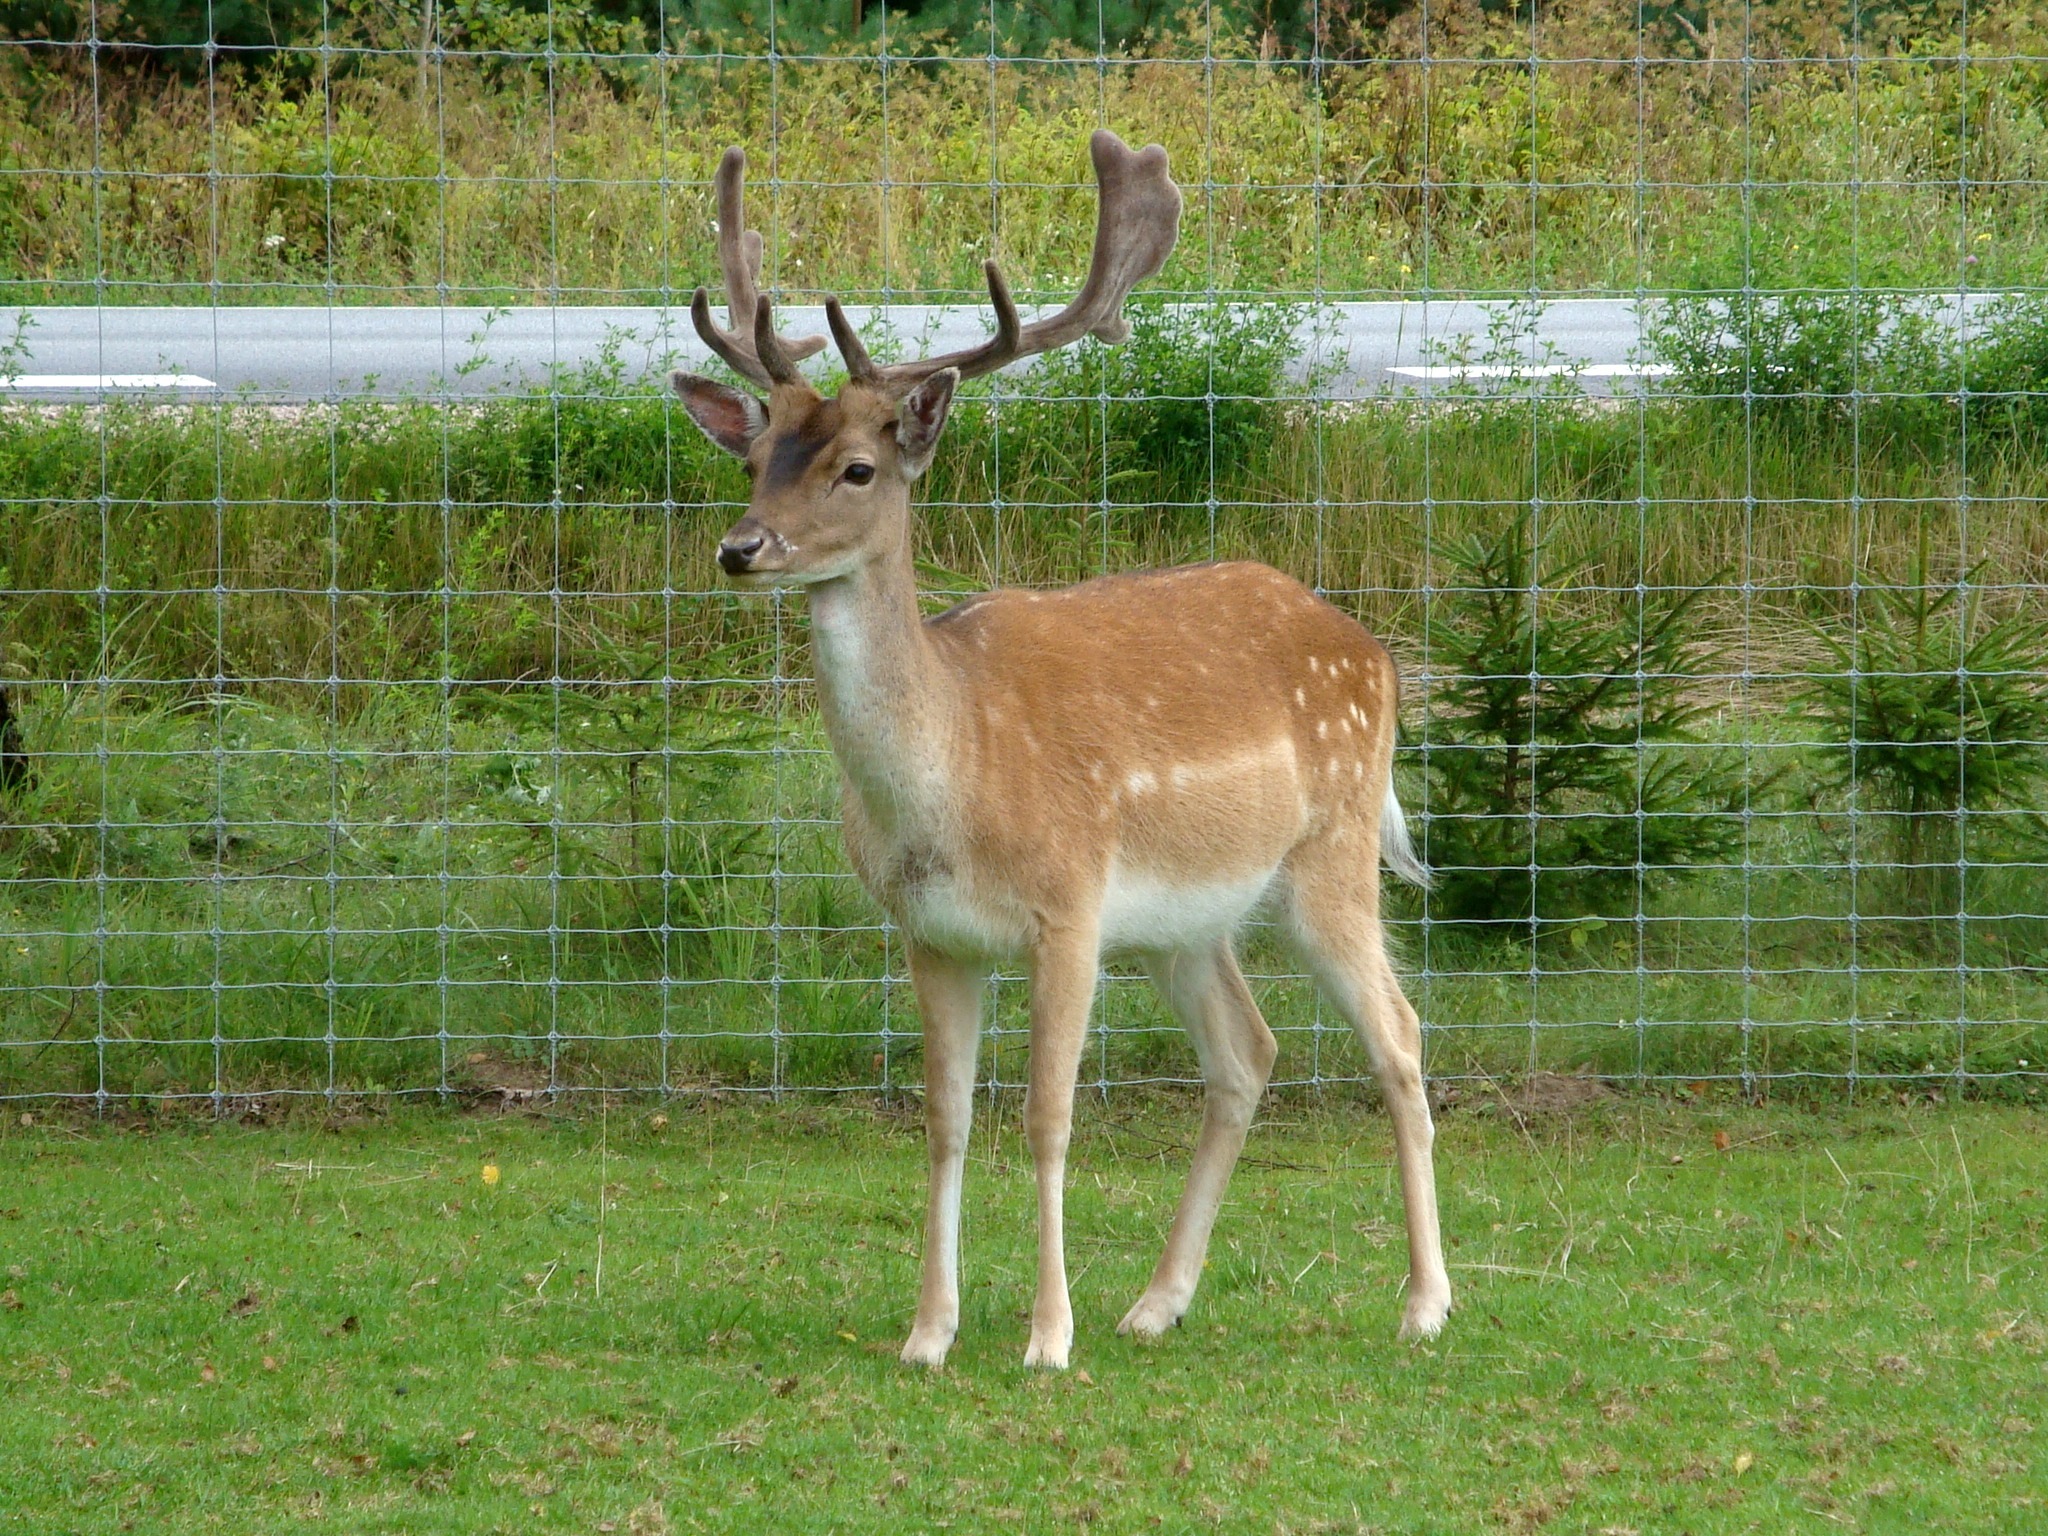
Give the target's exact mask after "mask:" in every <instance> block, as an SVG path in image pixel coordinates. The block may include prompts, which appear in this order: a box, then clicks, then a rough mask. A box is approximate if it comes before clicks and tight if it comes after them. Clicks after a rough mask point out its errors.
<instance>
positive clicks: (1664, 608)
mask: <svg viewBox="0 0 2048 1536" xmlns="http://www.w3.org/2000/svg"><path fill="white" fill-rule="evenodd" d="M1448 557H1449V560H1450V563H1451V566H1452V568H1453V572H1454V574H1453V576H1452V578H1451V581H1450V582H1449V583H1448V585H1446V586H1445V587H1444V588H1442V589H1440V590H1439V591H1438V592H1437V594H1436V596H1435V600H1434V603H1433V604H1432V608H1431V612H1430V615H1429V620H1428V633H1429V643H1430V671H1431V675H1432V679H1433V682H1432V693H1433V700H1432V707H1431V710H1430V715H1429V721H1428V727H1427V736H1426V738H1425V751H1424V753H1423V755H1422V761H1423V770H1422V771H1423V779H1424V784H1423V791H1422V794H1421V795H1420V796H1419V797H1415V800H1413V801H1411V803H1418V804H1419V806H1420V808H1421V810H1422V813H1423V815H1422V831H1423V837H1424V858H1425V859H1426V861H1427V862H1428V863H1429V864H1430V866H1431V867H1432V869H1434V870H1435V871H1436V874H1437V882H1438V883H1437V888H1436V892H1435V894H1434V895H1433V896H1432V897H1431V898H1430V908H1429V910H1430V912H1431V913H1432V915H1433V916H1435V917H1438V918H1441V919H1444V920H1447V921H1451V922H1456V923H1461V924H1472V925H1491V926H1492V927H1493V928H1494V930H1495V931H1496V932H1498V933H1503V934H1509V935H1512V934H1516V933H1519V934H1523V935H1528V934H1530V933H1532V932H1535V931H1539V930H1540V929H1542V928H1546V927H1550V926H1553V925H1567V926H1570V925H1579V924H1591V923H1594V922H1597V921H1600V920H1604V919H1613V918H1618V917H1626V916H1629V915H1632V914H1633V912H1634V910H1635V903H1636V899H1637V892H1638V882H1639V880H1641V879H1644V878H1663V877H1667V876H1668V875H1670V874H1671V873H1672V872H1674V871H1678V870H1682V869H1684V868H1686V867H1687V866H1688V865H1693V864H1698V863H1712V862H1715V861H1718V860H1720V859H1721V858H1723V857H1724V856H1725V855H1726V854H1728V853H1729V852H1730V850H1732V849H1734V848H1736V847H1739V846H1740V844H1741V841H1742V821H1741V812H1742V808H1743V804H1744V799H1745V785H1744V780H1743V775H1742V767H1741V763H1740V760H1739V759H1738V758H1737V757H1736V756H1735V754H1733V753H1731V752H1728V751H1723V750H1717V749H1714V748H1712V747H1710V746H1704V745H1701V744H1698V743H1697V741H1696V738H1695V737H1694V736H1693V734H1692V731H1691V727H1692V725H1693V724H1694V722H1696V721H1697V720H1699V719H1700V717H1701V716H1702V715H1704V714H1705V713H1706V712H1707V708H1708V706H1706V705H1705V704H1702V703H1700V702H1698V701H1697V699H1696V697H1695V696H1693V695H1692V694H1691V693H1690V692H1689V691H1688V687H1687V683H1688V679H1689V677H1691V676H1692V675H1694V674H1697V673H1698V672H1699V671H1701V670H1702V669H1708V670H1711V669H1712V668H1713V667H1714V666H1715V665H1716V664H1717V657H1718V650H1717V648H1716V647H1715V645H1714V644H1713V643H1712V642H1711V641H1709V640H1705V639H1702V638H1701V637H1700V635H1699V634H1698V630H1697V625H1696V624H1695V622H1694V610H1695V607H1696V605H1697V599H1698V597H1699V595H1700V593H1699V589H1697V588H1695V589H1689V590H1686V591H1682V592H1676V591H1668V590H1663V589H1659V588H1655V587H1638V588H1637V589H1636V592H1635V593H1634V594H1633V595H1632V596H1631V597H1630V598H1628V599H1627V600H1626V601H1624V602H1623V603H1621V604H1620V605H1618V606H1617V605H1616V604H1615V603H1614V602H1613V600H1612V598H1611V596H1610V595H1609V594H1606V593H1595V592H1589V591H1586V590H1584V588H1585V587H1586V585H1587V583H1586V580H1585V578H1586V575H1587V573H1588V571H1589V569H1590V568H1591V567H1592V566H1594V565H1595V564H1597V563H1598V560H1597V557H1588V558H1584V559H1580V560H1574V561H1564V560H1561V559H1559V558H1557V557H1555V556H1554V555H1553V553H1552V552H1551V551H1550V550H1549V549H1548V548H1547V547H1546V541H1545V539H1544V538H1543V537H1542V535H1541V534H1540V532H1539V531H1538V529H1537V528H1536V527H1535V526H1533V520H1532V518H1531V517H1530V515H1529V513H1527V512H1524V513H1523V514H1522V515H1521V516H1520V517H1518V518H1516V519H1515V520H1514V521H1513V522H1512V523H1510V524H1509V525H1508V526H1506V527H1505V528H1503V529H1502V530H1501V531H1500V532H1498V533H1496V534H1492V535H1480V536H1477V537H1474V538H1472V539H1470V540H1468V541H1466V542H1465V543H1463V544H1461V545H1458V546H1456V547H1454V548H1453V549H1451V550H1450V551H1449V552H1448ZM1575 589H1578V590H1575ZM1752 787H1753V786H1752Z"/></svg>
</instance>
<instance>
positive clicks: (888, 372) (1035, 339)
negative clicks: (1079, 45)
mask: <svg viewBox="0 0 2048 1536" xmlns="http://www.w3.org/2000/svg"><path fill="white" fill-rule="evenodd" d="M1088 152H1089V155H1090V156H1091V157H1092V158H1093V160H1094V162H1095V181H1096V186H1097V188H1098V189H1099V201H1098V204H1097V209H1096V215H1095V254H1094V257H1093V259H1092V261H1091V262H1090V263H1089V267H1088V277H1087V280H1086V281H1085V282H1083V283H1082V285H1081V291H1080V292H1079V293H1077V294H1076V295H1075V296H1074V299H1073V302H1072V303H1070V304H1068V305H1067V307H1066V308H1065V309H1063V310H1061V311H1060V312H1059V313H1058V314H1056V315H1053V316H1050V317H1048V318H1047V319H1044V320H1035V321H1033V322H1032V323H1031V324H1030V325H1025V324H1023V323H1021V321H1020V320H1019V318H1018V315H1017V306H1016V304H1015V303H1014V302H1013V301H1012V300H1011V298H1010V289H1009V285H1008V284H1007V283H1005V282H1004V281H1003V274H1002V269H1001V268H1000V267H999V266H997V264H996V263H995V262H994V261H987V262H984V263H983V264H982V270H983V271H984V272H985V273H986V274H987V276H988V296H989V302H990V304H991V305H993V306H994V308H995V312H996V333H995V335H994V336H992V337H990V338H989V339H988V340H987V341H985V342H983V343H982V344H981V345H980V346H978V347H968V348H965V349H963V350H961V351H958V352H947V353H944V354H942V355H940V356H938V357H923V358H918V359H915V360H914V361H911V362H903V363H888V364H881V365H877V364H876V363H875V362H874V361H873V360H872V359H870V358H869V356H868V351H867V348H866V347H865V346H863V345H862V344H861V339H860V336H859V335H858V333H856V332H855V330H854V328H853V325H852V323H851V322H850V321H849V320H848V319H847V318H846V311H845V309H844V308H842V307H841V305H840V303H839V300H838V299H837V298H829V299H827V300H826V301H825V316H826V319H827V320H828V321H829V322H830V324H831V327H832V338H833V340H834V341H835V342H837V343H838V345H839V351H840V354H841V356H843V357H844V358H845V359H846V372H847V376H848V378H849V379H850V380H851V381H852V382H854V383H857V384H862V385H865V386H867V387H868V388H870V389H879V390H882V391H884V392H886V393H888V394H891V395H894V396H896V397H898V398H901V397H902V396H904V395H907V394H909V393H910V392H911V391H912V390H913V389H915V388H917V386H918V385H919V384H921V383H923V382H924V381H925V380H926V379H928V378H930V377H931V376H932V375H933V374H935V373H937V372H939V371H940V370H941V369H943V368H955V369H958V370H959V373H960V376H961V377H962V378H963V379H972V378H978V377H980V376H981V375H982V374H985V373H993V372H995V370H996V369H998V368H1001V367H1003V366H1005V365H1006V364H1009V363H1013V362H1015V361H1017V360H1018V359H1019V358H1024V357H1035V356H1037V355H1038V354H1039V353H1041V352H1052V351H1056V350H1057V349H1059V348H1061V347H1064V346H1067V345H1068V344H1070V343H1072V342H1076V341H1079V340H1080V339H1081V338H1082V337H1083V336H1094V337H1097V338H1098V339H1100V340H1102V341H1107V342H1119V341H1122V340H1124V339H1125V338H1126V337H1128V336H1129V335H1130V334H1131V326H1130V322H1129V321H1127V320H1126V319H1124V317H1123V304H1124V299H1125V298H1126V297H1127V296H1128V295H1129V294H1130V291H1131V290H1132V289H1133V288H1135V287H1136V286H1137V285H1138V284H1139V283H1141V282H1143V281H1144V280H1145V279H1146V278H1148V277H1150V276H1152V275H1153V274H1154V273H1156V272H1158V271H1159V269H1160V268H1161V267H1163V266H1165V265H1166V258H1167V257H1168V256H1169V255H1171V254H1172V252H1173V243H1174V240H1175V238H1176V237H1177V236H1178V234H1179V232H1180V188H1178V187H1176V186H1175V185H1174V184H1173V180H1172V178H1171V177H1169V176H1168V175H1167V172H1166V151H1165V150H1164V149H1162V148H1161V147H1160V146H1159V145H1157V144H1154V145H1151V146H1149V147H1148V148H1145V149H1138V150H1134V149H1132V148H1130V147H1129V146H1128V145H1126V144H1125V143H1124V141H1123V140H1122V139H1120V138H1118V137H1117V136H1116V135H1115V134H1113V133H1111V132H1110V131H1109V130H1108V129H1107V128H1099V129H1097V130H1096V132H1095V135H1094V137H1093V138H1092V139H1090V140H1089V144H1088ZM745 165H746V157H745V156H744V155H743V154H741V153H740V151H739V150H737V149H729V150H727V151H726V152H725V159H724V160H723V162H721V164H720V165H719V168H718V193H719V228H718V250H719V259H720V261H721V262H722V263H723V265H724V267H725V286H726V294H727V300H728V305H729V308H730V310H731V317H732V322H733V330H732V331H730V332H722V331H720V330H718V328H717V327H716V326H714V325H713V324H712V323H711V301H710V297H709V295H708V294H706V292H705V291H704V290H703V289H702V288H699V289H698V290H697V294H696V298H695V299H694V300H693V301H692V303H691V305H690V316H691V318H692V319H693V320H695V321H696V324H697V334H698V335H700V336H702V337H703V338H704V342H705V345H707V346H709V347H710V348H711V349H712V350H713V351H714V352H716V353H717V354H718V355H719V356H720V357H722V358H724V359H725V360H726V362H728V363H730V364H731V365H732V367H733V370H734V371H735V372H737V373H739V374H742V375H744V376H745V377H747V378H749V379H752V380H753V381H754V382H755V383H756V384H761V385H769V384H774V383H789V382H793V381H795V380H796V379H798V378H800V377H801V375H799V374H798V372H797V369H796V362H797V359H799V358H803V357H808V356H809V355H810V354H811V353H813V352H815V351H817V350H818V349H819V348H820V347H822V346H823V345H824V341H823V338H821V337H816V336H811V337H805V338H804V339H803V340H801V341H787V340H784V339H783V338H781V337H779V336H777V335H776V334H775V327H774V323H773V318H772V316H771V315H770V313H769V304H768V300H767V299H766V298H765V297H762V296H760V295H759V293H758V290H757V279H758V276H759V273H760V268H761V237H760V236H759V235H757V234H755V233H754V232H753V231H752V230H747V229H744V228H743V224H742V219H741V207H740V176H741V172H742V171H743V169H744V167H745ZM750 308H751V310H752V313H753V317H754V319H753V333H752V335H751V337H742V335H741V334H740V330H739V327H740V325H741V317H742V315H744V314H746V313H747V312H748V310H749V309H750Z"/></svg>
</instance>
